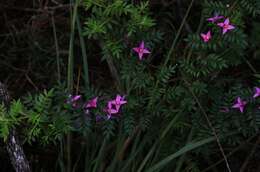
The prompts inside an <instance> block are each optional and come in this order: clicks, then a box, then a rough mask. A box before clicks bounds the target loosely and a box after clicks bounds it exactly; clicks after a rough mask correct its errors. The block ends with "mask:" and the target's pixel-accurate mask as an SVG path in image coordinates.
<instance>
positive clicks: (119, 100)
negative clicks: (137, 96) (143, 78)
mask: <svg viewBox="0 0 260 172" xmlns="http://www.w3.org/2000/svg"><path fill="white" fill-rule="evenodd" d="M126 103H127V101H126V100H124V96H123V97H121V96H120V95H117V96H116V99H115V100H112V101H111V104H113V105H115V107H116V110H117V111H119V109H120V107H121V105H123V104H126Z"/></svg>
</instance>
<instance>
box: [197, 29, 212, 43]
mask: <svg viewBox="0 0 260 172" xmlns="http://www.w3.org/2000/svg"><path fill="white" fill-rule="evenodd" d="M200 36H201V37H202V39H203V41H204V42H208V41H209V40H210V39H211V32H210V31H208V32H207V33H206V34H204V33H201V34H200Z"/></svg>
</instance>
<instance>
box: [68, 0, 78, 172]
mask: <svg viewBox="0 0 260 172" xmlns="http://www.w3.org/2000/svg"><path fill="white" fill-rule="evenodd" d="M78 5H79V0H76V1H75V4H74V7H73V11H72V21H71V33H70V43H69V56H68V76H67V77H68V78H67V79H68V80H67V84H68V85H67V87H68V91H69V92H70V93H72V92H73V53H74V51H73V48H74V38H75V25H76V18H77V11H78ZM66 149H67V172H71V133H68V135H67V146H66Z"/></svg>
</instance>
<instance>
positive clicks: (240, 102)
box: [232, 97, 246, 113]
mask: <svg viewBox="0 0 260 172" xmlns="http://www.w3.org/2000/svg"><path fill="white" fill-rule="evenodd" d="M245 105H246V101H243V100H242V99H241V98H240V97H238V98H237V100H236V103H235V104H234V105H233V106H232V108H238V109H239V110H240V112H241V113H243V112H244V108H245Z"/></svg>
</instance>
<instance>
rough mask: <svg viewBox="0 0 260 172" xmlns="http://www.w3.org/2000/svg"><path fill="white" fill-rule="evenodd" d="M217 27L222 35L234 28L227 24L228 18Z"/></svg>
mask: <svg viewBox="0 0 260 172" xmlns="http://www.w3.org/2000/svg"><path fill="white" fill-rule="evenodd" d="M218 26H220V27H222V29H223V31H222V34H223V35H224V34H225V33H226V32H227V31H228V30H233V29H235V26H233V25H231V24H230V23H229V18H227V19H226V20H225V21H224V22H223V23H218Z"/></svg>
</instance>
